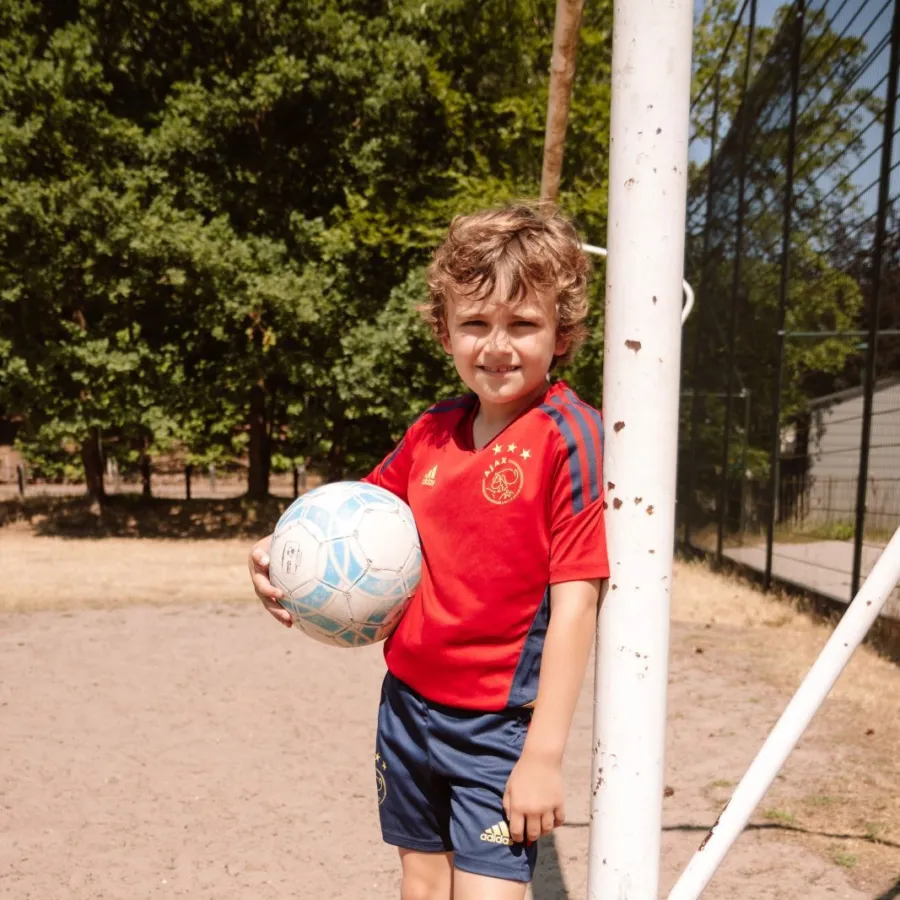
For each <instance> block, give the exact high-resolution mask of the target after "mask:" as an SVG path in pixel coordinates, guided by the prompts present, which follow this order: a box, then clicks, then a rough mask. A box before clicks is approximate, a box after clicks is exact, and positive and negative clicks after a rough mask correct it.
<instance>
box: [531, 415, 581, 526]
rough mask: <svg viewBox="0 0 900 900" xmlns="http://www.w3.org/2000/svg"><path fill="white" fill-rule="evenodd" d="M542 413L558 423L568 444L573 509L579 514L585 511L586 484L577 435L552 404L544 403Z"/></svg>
mask: <svg viewBox="0 0 900 900" xmlns="http://www.w3.org/2000/svg"><path fill="white" fill-rule="evenodd" d="M540 409H541V411H542V412H545V413H547V415H548V416H550V418H551V419H553V421H554V422H556V424H557V426H558V427H559V430H560V432H561V433H562V436H563V438H564V439H565V442H566V449H567V450H568V451H569V477H570V478H571V480H572V509H573V510H574V512H576V513H578V512H581V510H582V509H584V484H583V481H582V471H581V460H580V459H579V458H578V444H577V442H576V440H575V435H574V433H573V432H572V429H571V427H570V426H569V423H568V422H567V421H566V419H565V417H564V416H563V414H562V413H561V412H560V411H559V409H558V408H557V407H556V406H553V405H551V404H550V403H544V404H542V405H541V407H540Z"/></svg>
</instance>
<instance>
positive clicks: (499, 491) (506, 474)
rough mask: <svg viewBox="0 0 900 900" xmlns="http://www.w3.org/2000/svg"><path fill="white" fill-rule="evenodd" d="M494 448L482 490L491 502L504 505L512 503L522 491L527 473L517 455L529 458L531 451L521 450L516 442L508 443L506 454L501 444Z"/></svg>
mask: <svg viewBox="0 0 900 900" xmlns="http://www.w3.org/2000/svg"><path fill="white" fill-rule="evenodd" d="M492 449H493V451H494V459H493V461H492V462H491V464H490V465H489V466H488V468H487V469H485V472H484V478H483V480H482V482H481V491H482V493H483V494H484V496H485V497H486V498H487V499H488V500H490V502H491V503H496V504H497V505H498V506H502V505H503V504H504V503H511V502H512V501H513V500H515V499H516V497H518V496H519V494H520V493H521V492H522V485H523V483H524V480H525V474H524V473H523V471H522V466H521V465H520V464H519V461H518V460H517V459H516V455H518V456H520V457H521V458H522V459H523V460H524V459H528V458H529V457H530V456H531V451H530V450H519V448H518V447H517V446H516V445H515V444H508V445H507V447H506V455H501V454H503V448H502V447H501V446H500V444H495V445H494V447H493V448H492ZM517 450H519V452H518V454H516V451H517Z"/></svg>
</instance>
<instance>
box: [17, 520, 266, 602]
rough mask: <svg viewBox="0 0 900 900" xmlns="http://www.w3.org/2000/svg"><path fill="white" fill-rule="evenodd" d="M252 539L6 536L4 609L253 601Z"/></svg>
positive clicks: (20, 531)
mask: <svg viewBox="0 0 900 900" xmlns="http://www.w3.org/2000/svg"><path fill="white" fill-rule="evenodd" d="M249 547H250V542H249V540H247V539H231V540H216V541H209V540H187V539H181V540H175V539H163V538H160V539H151V538H148V539H144V540H140V541H136V540H132V539H130V538H106V539H105V540H102V541H85V540H78V539H71V538H63V537H41V538H36V537H33V536H32V535H31V534H30V533H29V532H28V531H26V530H25V529H22V528H4V529H3V530H2V531H0V571H2V572H3V578H2V580H0V611H5V612H30V611H33V610H55V611H61V610H75V609H113V608H116V607H121V606H130V605H134V604H139V603H141V604H144V603H145V604H152V605H164V604H190V603H199V602H209V601H222V602H232V601H241V600H243V601H249V600H250V599H251V598H252V593H251V592H250V590H249V582H248V579H247V562H246V559H247V552H248V550H249Z"/></svg>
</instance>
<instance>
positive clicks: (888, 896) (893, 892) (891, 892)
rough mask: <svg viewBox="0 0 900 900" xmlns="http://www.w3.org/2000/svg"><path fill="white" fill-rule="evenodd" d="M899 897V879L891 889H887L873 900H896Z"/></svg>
mask: <svg viewBox="0 0 900 900" xmlns="http://www.w3.org/2000/svg"><path fill="white" fill-rule="evenodd" d="M898 897H900V878H898V879H897V883H896V884H895V885H894V886H893V887H889V888H888V889H887V890H886V891H885V892H884V893H883V894H879V895H878V896H877V897H875V900H897V898H898Z"/></svg>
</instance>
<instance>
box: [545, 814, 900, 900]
mask: <svg viewBox="0 0 900 900" xmlns="http://www.w3.org/2000/svg"><path fill="white" fill-rule="evenodd" d="M562 827H563V828H589V827H590V823H589V822H566V824H565V825H563V826H562ZM712 827H713V826H712V825H664V826H663V829H662V830H663V831H685V832H690V831H695V832H697V833H698V834H708V833H709V832H710V830H711V829H712ZM744 830H745V831H793V832H795V833H796V834H810V835H814V836H816V837H826V838H833V839H834V840H838V841H862V842H863V843H866V844H878V845H879V846H882V847H896V848H897V849H898V850H900V844H898V843H896V842H895V841H888V840H885V839H883V838H877V837H873V836H872V835H870V834H838V833H836V832H832V831H816V830H815V829H813V828H800V827H799V826H797V825H789V824H788V823H786V822H759V823H752V824H750V825H748V826H747V827H746V828H745V829H744ZM542 846H543V845H542ZM896 888H897V889H898V891H897V893H896V894H890V895H885V896H884V897H877V898H876V900H893V898H894V897H895V896H896V897H900V882H898V883H897V885H896Z"/></svg>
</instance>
